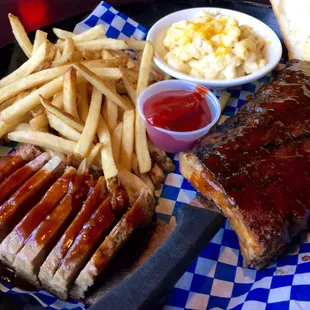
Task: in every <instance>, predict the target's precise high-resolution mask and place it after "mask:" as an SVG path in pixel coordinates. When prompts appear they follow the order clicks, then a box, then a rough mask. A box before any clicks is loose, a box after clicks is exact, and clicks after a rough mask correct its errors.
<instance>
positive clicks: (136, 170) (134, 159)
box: [132, 153, 155, 192]
mask: <svg viewBox="0 0 310 310" xmlns="http://www.w3.org/2000/svg"><path fill="white" fill-rule="evenodd" d="M132 170H133V172H134V173H135V175H136V176H138V177H139V178H140V179H141V180H142V181H143V182H144V183H145V184H146V185H147V186H148V187H149V188H150V190H151V191H152V192H154V191H155V187H154V184H153V181H152V179H151V178H150V176H149V175H147V174H141V173H140V172H139V167H138V160H137V155H136V154H135V153H133V155H132Z"/></svg>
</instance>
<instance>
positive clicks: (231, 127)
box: [180, 62, 310, 268]
mask: <svg viewBox="0 0 310 310" xmlns="http://www.w3.org/2000/svg"><path fill="white" fill-rule="evenodd" d="M309 100H310V63H307V62H294V63H292V64H291V66H290V67H289V68H287V69H285V70H283V71H282V72H281V73H280V74H279V75H278V76H277V77H276V78H275V79H274V81H273V82H272V83H270V84H269V85H266V86H264V87H262V88H261V89H260V90H259V91H258V92H257V94H256V95H255V96H254V98H253V99H251V100H250V101H249V102H247V103H246V104H245V105H244V106H243V107H242V108H241V109H240V111H239V112H238V114H237V115H236V117H235V118H234V119H233V120H230V121H228V123H227V124H226V125H224V129H223V130H222V131H221V132H218V133H214V134H211V135H207V136H205V137H204V138H202V139H201V140H200V141H199V142H198V143H197V145H196V146H195V148H194V150H193V152H189V153H184V154H181V156H180V165H181V167H180V168H181V172H182V174H183V175H184V176H185V177H186V178H187V179H188V180H189V181H190V182H191V183H192V184H193V185H194V186H195V187H196V188H197V189H198V190H199V191H200V192H201V193H202V194H203V195H204V196H205V197H206V198H208V199H210V200H213V201H214V202H215V203H216V205H217V207H219V208H220V209H221V210H222V211H223V213H224V214H225V215H226V216H227V218H228V220H229V222H230V224H231V226H232V227H233V229H234V230H235V231H236V233H237V235H238V238H239V242H240V246H241V250H242V254H243V256H244V265H245V266H247V265H250V266H252V267H256V268H262V267H264V266H266V265H267V264H269V263H270V261H272V259H273V258H274V257H275V256H276V255H277V254H278V253H279V252H281V251H282V249H283V247H284V246H285V244H287V243H288V242H290V241H291V239H292V238H293V237H294V236H295V235H296V234H297V233H299V232H300V231H301V230H303V229H305V228H306V227H307V219H308V217H309V208H310V205H309V202H310V200H309V198H310V179H309V174H308V173H309V171H310V153H309V149H310V104H309Z"/></svg>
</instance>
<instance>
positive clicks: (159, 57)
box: [147, 7, 282, 88]
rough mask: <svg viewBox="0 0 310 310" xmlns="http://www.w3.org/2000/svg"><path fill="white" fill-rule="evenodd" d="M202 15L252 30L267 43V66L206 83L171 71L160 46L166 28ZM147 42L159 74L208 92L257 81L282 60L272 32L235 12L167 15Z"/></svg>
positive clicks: (197, 10)
mask: <svg viewBox="0 0 310 310" xmlns="http://www.w3.org/2000/svg"><path fill="white" fill-rule="evenodd" d="M201 11H206V12H209V13H215V14H220V15H226V16H234V17H235V18H236V19H237V21H238V22H239V24H240V25H248V26H250V27H252V28H253V31H254V32H255V33H256V34H257V35H259V36H260V37H261V38H263V39H264V40H266V42H268V43H267V46H266V52H267V60H268V64H267V65H266V66H265V67H263V68H261V69H260V70H258V71H256V72H254V73H252V74H249V75H246V76H243V77H239V78H234V79H227V80H211V79H210V80H209V79H202V78H196V77H193V76H190V75H188V74H184V73H181V72H179V71H177V70H175V69H174V68H172V67H170V66H169V65H168V64H167V63H166V62H165V60H164V57H165V55H166V53H167V49H166V48H165V47H164V45H163V40H164V38H165V36H166V33H167V30H168V28H170V26H171V25H172V24H173V23H176V22H178V21H181V20H194V19H195V18H197V17H198V16H199V15H200V14H201ZM147 40H150V41H151V42H152V43H153V44H154V47H155V56H154V61H155V64H156V65H157V66H158V67H159V68H160V69H161V70H163V71H164V72H166V73H168V74H169V75H171V76H173V77H175V78H177V79H181V80H188V81H191V82H194V83H198V84H201V85H204V86H207V87H211V88H227V87H232V86H237V85H242V84H246V83H250V82H253V81H256V80H258V79H259V78H261V77H263V76H265V75H266V74H267V73H269V72H270V71H272V70H273V69H274V68H275V67H276V65H277V64H278V63H279V60H280V59H281V56H282V46H281V42H280V40H279V38H278V37H277V35H276V34H275V33H274V32H273V30H272V29H271V28H269V27H268V26H267V25H266V24H264V23H263V22H261V21H260V20H258V19H256V18H254V17H252V16H250V15H247V14H244V13H240V12H238V11H233V10H227V9H221V8H207V7H206V8H194V9H188V10H182V11H178V12H175V13H172V14H170V15H167V16H165V17H164V18H162V19H160V20H159V21H158V22H157V23H156V24H154V26H153V27H152V28H151V29H150V31H149V32H148V35H147Z"/></svg>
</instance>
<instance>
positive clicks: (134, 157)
mask: <svg viewBox="0 0 310 310" xmlns="http://www.w3.org/2000/svg"><path fill="white" fill-rule="evenodd" d="M132 170H133V172H134V174H136V175H139V174H140V172H139V167H138V159H137V155H136V153H133V154H132Z"/></svg>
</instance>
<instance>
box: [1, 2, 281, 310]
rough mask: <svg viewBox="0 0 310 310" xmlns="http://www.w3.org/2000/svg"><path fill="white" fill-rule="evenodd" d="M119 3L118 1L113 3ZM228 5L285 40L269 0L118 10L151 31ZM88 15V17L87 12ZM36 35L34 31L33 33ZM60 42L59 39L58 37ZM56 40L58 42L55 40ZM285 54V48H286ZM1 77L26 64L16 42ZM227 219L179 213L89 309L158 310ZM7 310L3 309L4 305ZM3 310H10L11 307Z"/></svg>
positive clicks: (189, 209) (4, 51) (7, 50)
mask: <svg viewBox="0 0 310 310" xmlns="http://www.w3.org/2000/svg"><path fill="white" fill-rule="evenodd" d="M110 4H111V5H113V3H112V2H111V3H110ZM207 6H212V7H222V8H228V9H233V10H237V11H241V12H244V13H247V14H250V15H252V16H254V17H256V18H258V19H260V20H261V21H263V22H265V23H266V24H268V25H269V26H270V27H271V28H272V29H273V30H274V31H275V32H276V33H277V35H278V36H279V37H280V38H281V40H282V37H281V33H280V31H279V27H278V23H277V21H276V19H275V16H274V14H273V11H272V9H271V7H270V4H269V1H268V0H256V1H254V0H252V1H232V0H218V1H216V0H207V1H203V0H196V1H193V0H192V1H185V0H181V1H176V0H174V1H166V0H165V1H162V0H159V1H147V2H142V3H131V4H126V5H119V6H115V8H116V9H117V10H119V11H120V12H123V13H125V14H126V15H127V16H130V17H131V18H132V19H134V20H136V21H137V22H139V23H141V24H142V25H145V26H147V27H151V26H152V24H153V23H154V22H156V21H157V20H158V19H160V18H162V17H163V16H165V15H167V14H169V13H172V12H175V11H178V10H181V9H186V8H191V7H207ZM86 15H87V14H86ZM84 17H85V15H79V16H75V17H73V18H70V19H69V20H65V21H60V22H57V23H55V24H53V25H50V26H47V27H44V28H43V30H44V31H46V32H48V34H49V38H50V40H53V33H52V28H53V27H60V28H63V29H67V30H72V29H73V28H74V26H75V25H76V24H77V23H78V22H80V21H81V20H82V19H83V18H84ZM30 37H32V38H33V37H34V33H31V34H30ZM54 38H55V37H54ZM55 39H56V38H55ZM284 50H285V49H284ZM0 59H1V67H0V77H2V76H4V75H6V74H8V73H9V72H11V71H13V70H14V69H15V68H17V67H18V66H20V65H21V64H22V63H23V62H24V61H25V60H26V58H25V56H24V54H23V52H22V51H21V50H20V48H19V47H18V45H17V44H16V43H11V44H8V45H6V46H4V47H2V48H1V49H0ZM223 221H224V217H223V215H221V214H220V213H217V212H213V211H210V210H207V209H202V208H197V207H193V206H189V205H184V206H182V207H180V208H179V210H178V212H177V215H176V223H177V225H176V227H175V229H174V230H173V231H172V233H171V234H170V235H169V236H168V238H167V239H166V240H165V241H164V242H163V243H162V244H161V246H160V247H159V248H158V249H157V250H156V252H154V253H153V254H152V255H151V256H150V257H148V258H147V259H146V261H145V262H144V263H143V264H142V265H141V266H140V267H138V268H137V269H136V270H134V271H133V272H132V273H131V274H130V275H128V276H127V277H126V278H125V279H124V280H122V281H120V282H119V283H118V284H117V285H115V286H114V287H113V288H111V289H110V290H109V291H108V292H107V293H106V294H104V295H102V296H101V297H100V298H99V300H98V301H97V302H95V303H94V304H93V305H91V306H90V308H89V309H92V310H99V309H117V310H118V309H122V310H127V309H128V310H134V309H156V308H158V305H159V304H160V302H161V301H162V298H164V297H165V296H166V295H167V293H168V292H169V290H170V289H171V287H172V286H173V285H174V284H175V283H176V282H177V280H178V279H179V278H180V277H181V275H182V274H183V273H184V272H185V271H186V269H187V267H188V266H189V265H190V264H191V263H192V261H193V260H194V259H195V258H196V257H197V256H198V255H199V253H200V252H201V251H202V250H203V248H204V247H205V246H206V245H207V244H208V242H209V241H210V240H211V239H212V238H213V237H214V235H215V234H216V233H217V231H218V230H219V228H220V227H221V225H222V223H223ZM0 309H1V306H0ZM3 309H7V300H6V306H5V308H3ZM12 309H15V307H14V306H13V307H12Z"/></svg>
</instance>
